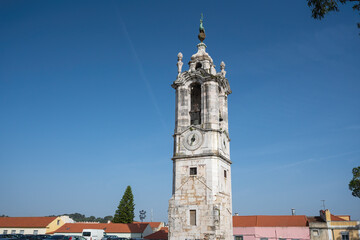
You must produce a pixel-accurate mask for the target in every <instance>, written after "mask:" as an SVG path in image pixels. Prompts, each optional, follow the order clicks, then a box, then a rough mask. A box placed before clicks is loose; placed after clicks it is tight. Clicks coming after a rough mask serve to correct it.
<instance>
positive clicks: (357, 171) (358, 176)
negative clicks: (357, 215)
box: [349, 166, 360, 198]
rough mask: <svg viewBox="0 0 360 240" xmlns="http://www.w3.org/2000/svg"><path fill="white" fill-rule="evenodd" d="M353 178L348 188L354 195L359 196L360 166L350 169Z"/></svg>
mask: <svg viewBox="0 0 360 240" xmlns="http://www.w3.org/2000/svg"><path fill="white" fill-rule="evenodd" d="M352 174H353V178H352V179H351V181H350V183H349V189H350V191H351V192H352V193H351V194H352V195H353V196H354V197H358V198H360V166H359V167H354V168H353V170H352Z"/></svg>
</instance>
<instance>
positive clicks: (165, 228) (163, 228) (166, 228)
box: [160, 227, 169, 232]
mask: <svg viewBox="0 0 360 240" xmlns="http://www.w3.org/2000/svg"><path fill="white" fill-rule="evenodd" d="M160 230H164V231H165V232H169V228H168V227H162V228H160Z"/></svg>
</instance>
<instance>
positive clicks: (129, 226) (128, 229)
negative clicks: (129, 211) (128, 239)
mask: <svg viewBox="0 0 360 240" xmlns="http://www.w3.org/2000/svg"><path fill="white" fill-rule="evenodd" d="M147 226H148V224H147V223H66V224H64V225H63V226H61V227H60V228H59V229H57V230H56V231H55V232H56V233H81V232H82V231H83V229H104V231H105V232H106V233H143V232H144V231H145V229H146V227H147Z"/></svg>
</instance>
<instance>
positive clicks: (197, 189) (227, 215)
mask: <svg viewBox="0 0 360 240" xmlns="http://www.w3.org/2000/svg"><path fill="white" fill-rule="evenodd" d="M199 32H200V33H199V36H198V37H199V40H200V43H199V44H198V45H197V49H198V51H197V53H195V54H194V55H192V56H191V60H190V62H189V70H187V71H183V72H182V65H183V62H182V58H183V55H182V54H181V53H179V54H178V63H177V66H178V76H177V79H176V80H175V81H174V83H173V84H172V87H173V88H174V89H175V90H176V110H175V112H176V117H175V131H174V153H173V158H172V160H173V185H172V197H171V199H170V201H169V240H198V239H201V240H202V239H214V240H215V239H224V240H232V239H233V228H232V203H231V168H230V166H231V161H230V146H229V142H230V138H229V126H228V101H227V98H228V95H229V94H230V93H231V90H230V86H229V82H228V80H227V79H226V77H225V75H226V71H225V64H224V62H221V64H220V72H216V69H215V65H214V62H213V59H212V58H211V57H210V55H209V54H208V53H207V52H206V45H205V43H204V42H203V41H204V40H205V29H204V27H203V24H202V19H201V20H200V29H199Z"/></svg>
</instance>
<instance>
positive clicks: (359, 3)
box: [307, 0, 360, 19]
mask: <svg viewBox="0 0 360 240" xmlns="http://www.w3.org/2000/svg"><path fill="white" fill-rule="evenodd" d="M307 2H308V6H309V7H311V8H313V9H312V17H313V18H315V19H321V18H323V17H324V15H325V14H327V13H328V12H332V11H335V12H337V11H339V3H341V4H345V3H347V2H353V3H354V5H353V7H352V8H353V9H354V10H357V11H359V10H360V0H307Z"/></svg>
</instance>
